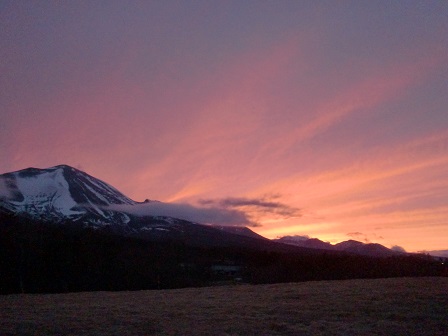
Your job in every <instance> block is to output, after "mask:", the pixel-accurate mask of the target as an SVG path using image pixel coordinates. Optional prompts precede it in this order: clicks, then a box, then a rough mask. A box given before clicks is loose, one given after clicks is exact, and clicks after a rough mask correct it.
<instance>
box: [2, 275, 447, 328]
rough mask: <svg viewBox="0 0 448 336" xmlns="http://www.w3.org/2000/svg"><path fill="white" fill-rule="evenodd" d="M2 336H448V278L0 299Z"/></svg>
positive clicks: (306, 283) (329, 282) (11, 296)
mask: <svg viewBox="0 0 448 336" xmlns="http://www.w3.org/2000/svg"><path fill="white" fill-rule="evenodd" d="M0 334H1V335H344V336H345V335H431V336H435V335H448V278H400V279H376V280H345V281H319V282H304V283H289V284H275V285H236V286H221V287H208V288H188V289H176V290H160V291H135V292H91V293H72V294H49V295H42V294H38V295H37V294H36V295H7V296H0Z"/></svg>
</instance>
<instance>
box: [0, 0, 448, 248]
mask: <svg viewBox="0 0 448 336" xmlns="http://www.w3.org/2000/svg"><path fill="white" fill-rule="evenodd" d="M447 18H448V2H446V1H394V2H390V1H337V2H335V1H281V2H277V1H275V2H274V1H129V2H125V1H39V2H38V1H2V2H0V117H1V121H0V157H1V158H2V160H1V161H0V173H5V172H8V171H14V170H18V169H22V168H26V167H30V166H33V167H40V168H45V167H50V166H54V165H57V164H61V163H64V164H69V165H72V166H74V167H77V168H80V169H82V170H84V171H86V172H87V173H89V174H91V175H94V176H96V177H98V178H100V179H102V180H104V181H107V182H108V183H110V184H112V185H113V186H115V187H116V188H118V189H119V190H121V191H122V192H123V193H125V194H126V195H127V196H129V197H131V198H133V199H135V200H143V199H145V198H150V199H158V200H161V201H165V202H176V203H182V204H191V205H195V206H205V205H206V204H215V205H216V204H223V203H222V202H224V201H225V200H229V199H240V200H252V201H254V202H253V203H256V200H258V202H276V203H278V204H279V205H281V206H284V207H286V208H288V207H289V208H290V209H300V214H298V213H297V212H294V211H293V212H292V213H289V214H287V213H283V212H281V213H279V212H269V211H261V210H260V208H259V207H258V208H257V207H256V206H253V205H248V204H244V202H242V203H239V204H237V205H233V206H232V209H236V210H239V211H244V212H245V213H247V214H248V216H249V217H250V218H251V220H252V221H253V222H256V223H258V225H259V226H257V227H255V228H254V230H255V231H257V232H258V233H260V234H262V235H265V236H267V237H271V238H273V237H276V236H281V235H309V236H312V237H318V238H321V239H323V240H329V241H331V242H338V241H341V240H346V239H348V238H350V237H353V233H358V235H357V237H358V238H360V239H362V240H364V241H373V242H378V243H381V244H384V245H387V246H391V245H400V246H403V247H404V248H406V249H407V250H409V251H416V250H423V249H447V248H448V245H447V243H446V242H447V241H448V19H447ZM204 200H205V201H209V202H211V203H207V202H204ZM263 209H264V208H263ZM229 224H232V223H229Z"/></svg>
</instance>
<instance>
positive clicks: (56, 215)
mask: <svg viewBox="0 0 448 336" xmlns="http://www.w3.org/2000/svg"><path fill="white" fill-rule="evenodd" d="M0 179H2V180H3V185H4V186H6V188H7V192H3V193H2V194H1V195H0V207H3V208H5V209H7V210H9V211H12V212H14V213H17V214H26V215H28V216H30V217H32V218H36V219H41V220H49V221H58V220H59V221H63V220H72V221H81V222H86V223H90V224H97V225H100V224H107V223H109V222H117V221H119V222H122V223H125V222H128V221H129V217H128V216H127V215H126V214H123V213H117V212H115V211H110V210H108V207H110V206H111V205H115V204H128V205H132V204H136V203H137V202H135V201H133V200H131V199H130V198H128V197H126V196H125V195H123V194H122V193H120V192H119V191H118V190H117V189H115V188H113V187H112V186H110V185H109V184H107V183H105V182H103V181H101V180H99V179H96V178H94V177H92V176H90V175H88V174H86V173H84V172H82V171H80V170H78V169H75V168H72V167H70V166H66V165H60V166H55V167H52V168H48V169H37V168H27V169H23V170H19V171H16V172H12V173H7V174H3V175H0Z"/></svg>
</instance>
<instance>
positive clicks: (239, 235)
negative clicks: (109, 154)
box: [0, 165, 268, 246]
mask: <svg viewBox="0 0 448 336" xmlns="http://www.w3.org/2000/svg"><path fill="white" fill-rule="evenodd" d="M149 202H157V201H149V200H146V201H145V202H136V201H134V200H132V199H130V198H129V197H127V196H125V195H123V194H122V193H121V192H119V191H118V190H117V189H115V188H114V187H112V186H110V185H109V184H107V183H105V182H103V181H101V180H99V179H97V178H95V177H93V176H90V175H89V174H87V173H85V172H82V171H80V170H78V169H75V168H73V167H70V166H67V165H59V166H55V167H51V168H47V169H38V168H27V169H23V170H19V171H16V172H11V173H6V174H3V175H0V214H2V213H3V214H5V215H11V214H13V215H17V216H24V217H26V218H30V219H33V220H38V221H40V222H49V223H52V224H57V223H70V224H75V225H77V226H80V227H91V228H95V229H104V230H107V231H108V232H112V233H115V234H120V235H125V236H131V237H138V238H143V239H148V240H167V239H168V240H173V239H174V240H183V241H188V242H190V243H192V244H195V243H199V244H202V245H203V244H211V245H215V246H217V245H225V244H230V245H238V244H240V243H244V244H249V245H250V244H252V242H253V241H260V240H263V241H268V240H267V239H266V238H264V237H261V236H259V235H257V234H256V233H255V232H253V231H251V230H250V229H248V228H244V227H225V226H219V227H213V226H210V225H202V224H199V223H193V222H190V221H187V220H183V219H179V218H173V217H170V216H163V215H162V216H160V215H157V216H156V215H138V214H136V213H138V211H132V210H135V209H136V208H138V207H139V206H145V205H147V204H143V203H149ZM134 207H135V208H134ZM117 209H124V210H117Z"/></svg>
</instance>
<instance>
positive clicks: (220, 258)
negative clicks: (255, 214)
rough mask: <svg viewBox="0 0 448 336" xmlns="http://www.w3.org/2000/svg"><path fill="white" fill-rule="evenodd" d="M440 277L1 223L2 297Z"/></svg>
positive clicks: (363, 260) (363, 261)
mask: <svg viewBox="0 0 448 336" xmlns="http://www.w3.org/2000/svg"><path fill="white" fill-rule="evenodd" d="M214 265H233V266H234V267H235V268H237V269H238V272H237V274H236V275H235V274H232V275H228V274H216V273H214V272H213V271H212V269H213V266H214ZM446 272H447V270H446V266H444V265H442V264H441V263H440V262H436V261H433V260H432V259H431V258H425V257H424V256H407V255H406V256H398V257H388V258H372V257H364V256H356V255H348V254H347V255H344V254H334V253H331V252H328V253H313V254H303V253H292V252H291V253H282V252H274V251H269V250H262V249H254V248H251V249H247V248H236V247H232V248H223V247H215V248H213V247H199V246H196V247H195V246H188V245H186V244H185V243H182V242H180V241H164V242H148V241H143V240H138V239H134V238H124V237H121V236H116V235H112V234H108V233H105V232H101V231H100V230H93V229H79V228H76V227H74V226H73V225H72V224H70V223H65V224H63V223H62V224H61V223H60V224H58V225H49V224H48V223H39V222H36V221H32V222H31V221H29V220H26V219H23V218H17V217H12V216H5V215H2V216H1V218H0V274H1V277H0V293H1V294H8V293H59V292H76V291H97V290H113V291H115V290H140V289H162V288H182V287H191V286H207V285H212V284H213V283H215V282H216V281H218V280H231V279H234V278H235V277H237V278H238V281H243V282H247V283H254V284H260V283H278V282H294V281H308V280H324V279H325V280H331V279H335V280H336V279H350V278H380V277H401V276H440V275H446Z"/></svg>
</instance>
